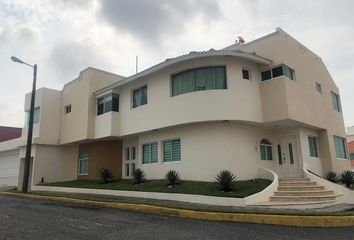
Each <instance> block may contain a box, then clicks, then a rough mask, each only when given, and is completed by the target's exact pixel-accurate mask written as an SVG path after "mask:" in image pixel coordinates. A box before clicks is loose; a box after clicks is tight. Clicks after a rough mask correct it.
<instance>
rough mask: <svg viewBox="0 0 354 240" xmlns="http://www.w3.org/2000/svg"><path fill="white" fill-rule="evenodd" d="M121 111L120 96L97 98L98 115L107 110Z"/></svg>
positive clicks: (112, 95)
mask: <svg viewBox="0 0 354 240" xmlns="http://www.w3.org/2000/svg"><path fill="white" fill-rule="evenodd" d="M112 111H113V112H119V96H118V95H116V94H111V95H107V96H104V97H101V98H99V99H97V116H98V115H101V114H103V113H107V112H112Z"/></svg>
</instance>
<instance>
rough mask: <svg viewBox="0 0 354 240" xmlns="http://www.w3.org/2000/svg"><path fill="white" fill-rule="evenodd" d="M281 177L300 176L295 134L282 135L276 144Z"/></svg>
mask: <svg viewBox="0 0 354 240" xmlns="http://www.w3.org/2000/svg"><path fill="white" fill-rule="evenodd" d="M277 153H278V160H279V166H280V170H281V175H282V177H301V175H302V174H301V171H300V168H299V157H298V152H297V143H296V136H282V137H280V138H279V143H278V146H277Z"/></svg>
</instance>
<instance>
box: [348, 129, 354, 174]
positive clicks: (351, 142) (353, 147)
mask: <svg viewBox="0 0 354 240" xmlns="http://www.w3.org/2000/svg"><path fill="white" fill-rule="evenodd" d="M347 141H348V150H349V158H350V160H351V162H352V170H353V171H354V126H352V127H348V128H347Z"/></svg>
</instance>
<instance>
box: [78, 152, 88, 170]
mask: <svg viewBox="0 0 354 240" xmlns="http://www.w3.org/2000/svg"><path fill="white" fill-rule="evenodd" d="M88 161H89V156H88V153H87V152H83V153H80V155H79V175H87V174H88Z"/></svg>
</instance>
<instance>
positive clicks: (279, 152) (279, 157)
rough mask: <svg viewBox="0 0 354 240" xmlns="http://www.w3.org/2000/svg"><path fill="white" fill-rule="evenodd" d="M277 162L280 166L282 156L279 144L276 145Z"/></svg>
mask: <svg viewBox="0 0 354 240" xmlns="http://www.w3.org/2000/svg"><path fill="white" fill-rule="evenodd" d="M278 160H279V165H282V164H283V161H282V154H281V146H280V144H278Z"/></svg>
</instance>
